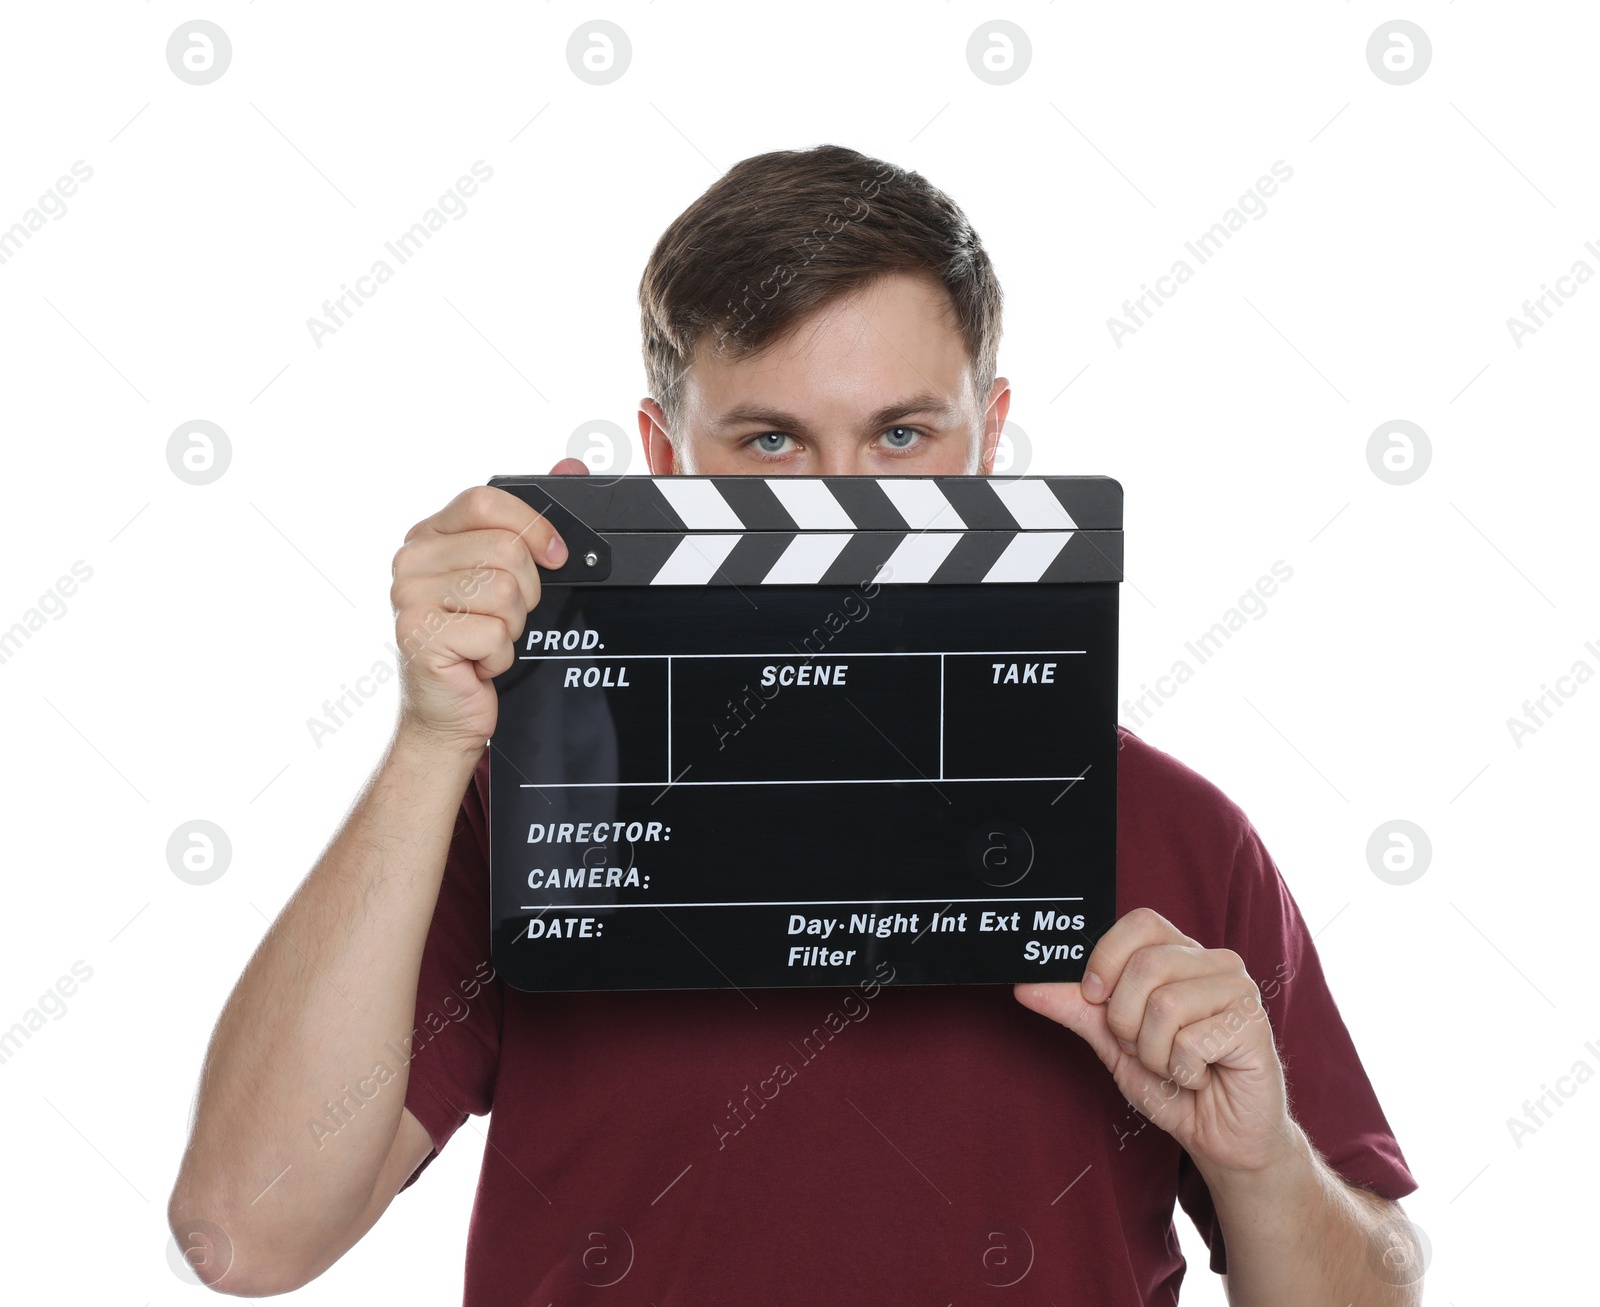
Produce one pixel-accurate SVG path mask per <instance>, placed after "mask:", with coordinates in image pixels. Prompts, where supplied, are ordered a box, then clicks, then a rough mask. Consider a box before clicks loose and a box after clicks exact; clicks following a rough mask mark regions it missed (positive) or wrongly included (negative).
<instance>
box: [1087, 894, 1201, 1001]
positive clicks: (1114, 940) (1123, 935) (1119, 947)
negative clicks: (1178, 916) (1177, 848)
mask: <svg viewBox="0 0 1600 1307" xmlns="http://www.w3.org/2000/svg"><path fill="white" fill-rule="evenodd" d="M1153 944H1187V945H1189V946H1190V947H1191V948H1198V947H1199V944H1198V943H1197V942H1196V941H1194V940H1192V939H1190V938H1189V937H1188V936H1187V935H1185V934H1184V933H1183V932H1182V931H1181V930H1179V929H1178V928H1177V927H1176V926H1174V925H1173V924H1172V923H1171V922H1170V921H1168V920H1167V919H1166V918H1165V917H1163V916H1162V915H1161V914H1160V913H1159V912H1157V911H1155V910H1154V909H1153V908H1135V909H1134V910H1133V911H1132V912H1129V913H1127V914H1126V915H1125V916H1123V917H1122V918H1121V919H1120V920H1119V921H1117V922H1116V923H1115V924H1114V925H1113V926H1112V927H1111V929H1110V930H1108V931H1106V933H1105V934H1104V935H1102V936H1101V937H1100V942H1099V943H1098V944H1096V945H1095V946H1094V952H1093V953H1091V954H1089V961H1088V962H1087V963H1086V964H1085V966H1084V971H1083V996H1084V998H1086V999H1088V1000H1089V1002H1091V1003H1098V1002H1100V1001H1101V1000H1102V999H1103V998H1105V996H1106V995H1107V994H1109V993H1111V992H1112V991H1114V990H1115V989H1116V987H1117V981H1119V980H1120V979H1121V978H1122V969H1123V968H1124V967H1125V966H1127V964H1128V959H1129V958H1131V957H1132V956H1133V955H1134V954H1135V953H1137V952H1138V951H1139V950H1140V949H1142V948H1147V947H1149V946H1150V945H1153Z"/></svg>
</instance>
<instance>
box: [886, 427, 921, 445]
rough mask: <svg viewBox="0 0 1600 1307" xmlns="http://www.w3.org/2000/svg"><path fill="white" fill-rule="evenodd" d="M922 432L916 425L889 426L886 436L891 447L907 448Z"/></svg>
mask: <svg viewBox="0 0 1600 1307" xmlns="http://www.w3.org/2000/svg"><path fill="white" fill-rule="evenodd" d="M921 434H922V433H921V432H920V431H918V430H917V429H916V428H915V427H888V428H886V429H885V431H884V436H885V438H886V440H887V441H888V444H889V447H890V448H891V449H906V448H908V447H909V446H910V445H912V444H913V443H914V442H915V441H916V439H917V437H918V436H920V435H921Z"/></svg>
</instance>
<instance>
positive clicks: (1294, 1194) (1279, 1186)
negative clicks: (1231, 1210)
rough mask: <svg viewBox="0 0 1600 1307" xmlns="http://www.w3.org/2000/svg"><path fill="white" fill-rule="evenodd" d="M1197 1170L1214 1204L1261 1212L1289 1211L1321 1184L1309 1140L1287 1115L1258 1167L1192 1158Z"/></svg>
mask: <svg viewBox="0 0 1600 1307" xmlns="http://www.w3.org/2000/svg"><path fill="white" fill-rule="evenodd" d="M1192 1160H1193V1161H1194V1164H1195V1167H1196V1169H1197V1170H1198V1171H1199V1172H1200V1174H1201V1176H1202V1177H1203V1178H1204V1180H1205V1182H1206V1188H1207V1189H1208V1190H1210V1192H1211V1195H1212V1199H1213V1201H1214V1202H1216V1203H1217V1205H1218V1206H1219V1208H1220V1207H1222V1206H1223V1205H1228V1206H1234V1207H1240V1208H1242V1207H1245V1206H1249V1207H1252V1208H1255V1209H1256V1210H1260V1211H1268V1210H1272V1209H1274V1208H1276V1209H1278V1210H1282V1211H1286V1212H1287V1211H1292V1210H1294V1209H1295V1206H1296V1204H1297V1203H1298V1202H1299V1201H1300V1200H1301V1199H1302V1198H1303V1197H1304V1196H1305V1194H1306V1193H1307V1192H1308V1191H1309V1190H1311V1189H1313V1188H1317V1187H1320V1185H1321V1174H1320V1172H1321V1167H1320V1165H1319V1162H1318V1158H1317V1153H1316V1150H1315V1148H1313V1147H1312V1144H1311V1140H1310V1138H1309V1137H1308V1136H1307V1135H1306V1132H1305V1131H1304V1130H1302V1129H1301V1128H1300V1125H1299V1123H1298V1122H1296V1121H1295V1120H1294V1119H1293V1118H1292V1117H1288V1116H1286V1117H1285V1118H1284V1121H1283V1124H1282V1125H1281V1127H1280V1128H1279V1130H1278V1131H1277V1142H1276V1144H1275V1146H1274V1147H1273V1148H1272V1150H1271V1151H1270V1153H1268V1154H1267V1156H1266V1158H1265V1159H1264V1160H1263V1162H1262V1163H1261V1164H1260V1165H1259V1166H1251V1167H1240V1166H1226V1165H1221V1164H1219V1163H1215V1162H1211V1161H1208V1160H1207V1159H1206V1158H1203V1157H1194V1158H1193V1159H1192Z"/></svg>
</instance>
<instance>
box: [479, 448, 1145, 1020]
mask: <svg viewBox="0 0 1600 1307" xmlns="http://www.w3.org/2000/svg"><path fill="white" fill-rule="evenodd" d="M489 484H490V485H493V486H498V487H500V488H502V489H504V490H507V491H509V492H510V493H512V494H514V495H516V496H518V497H519V498H521V499H522V500H524V501H525V502H527V503H528V504H530V505H531V506H532V507H534V508H535V509H537V510H538V511H539V512H541V513H543V514H545V515H547V516H548V517H549V518H550V520H551V522H552V523H553V524H554V525H555V527H556V528H557V530H559V531H560V532H561V534H562V537H563V538H564V540H565V541H566V544H567V548H568V561H567V562H566V563H565V564H564V565H563V566H562V567H560V568H559V569H541V577H540V579H541V582H542V583H543V594H542V598H541V599H540V601H539V604H538V606H537V607H536V608H535V609H534V610H533V612H532V613H530V614H529V616H528V622H527V627H526V629H525V631H524V632H523V634H522V636H521V638H520V639H519V640H518V642H517V654H518V657H517V661H516V662H515V663H514V664H513V665H512V667H511V668H509V669H508V670H507V671H506V672H504V673H503V674H502V675H500V676H498V677H496V678H495V686H496V689H497V692H498V694H499V699H500V710H499V723H498V726H497V728H496V732H495V736H494V739H493V740H492V741H491V747H490V762H489V780H490V805H489V806H490V863H491V873H490V874H491V881H492V884H491V894H490V898H491V927H492V930H493V961H494V966H495V969H496V970H497V972H498V973H499V975H500V976H501V978H502V979H504V980H505V981H506V982H507V983H508V984H510V985H512V986H513V987H515V988H517V989H523V990H621V989H708V988H724V987H738V988H745V987H753V986H802V985H803V986H813V985H854V984H858V983H861V982H863V981H864V980H866V979H868V978H870V977H871V976H872V975H873V974H874V973H875V972H876V974H878V975H880V976H882V975H885V974H888V973H887V970H886V969H884V968H882V963H884V962H885V961H886V962H888V963H889V965H890V966H892V968H893V980H894V982H895V983H899V984H999V983H1014V982H1016V981H1022V980H1077V979H1080V978H1081V976H1082V974H1083V967H1084V963H1085V961H1086V960H1087V958H1088V955H1089V952H1090V951H1091V949H1092V948H1093V946H1094V943H1095V941H1096V940H1097V939H1098V938H1099V937H1100V935H1101V934H1103V933H1104V931H1105V930H1106V929H1107V928H1108V927H1109V926H1110V925H1111V923H1112V921H1113V920H1114V919H1115V909H1116V806H1117V790H1116V782H1117V740H1116V681H1117V597H1118V590H1117V585H1118V582H1120V581H1121V579H1122V487H1121V486H1120V485H1119V484H1118V483H1117V482H1116V481H1114V480H1112V479H1111V478H1109V477H1100V476H1063V477H1014V478H983V477H965V476H949V477H883V478H874V477H770V478H769V477H755V476H736V477H660V478H656V477H622V478H613V479H603V478H594V477H555V476H549V477H541V476H526V477H524V476H496V477H493V478H491V479H490V482H489Z"/></svg>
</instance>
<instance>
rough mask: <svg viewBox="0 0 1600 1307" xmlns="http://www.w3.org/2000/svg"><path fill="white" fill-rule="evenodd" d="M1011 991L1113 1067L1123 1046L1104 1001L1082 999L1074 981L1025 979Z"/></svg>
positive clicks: (1018, 998) (1026, 1004)
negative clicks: (1076, 1036)
mask: <svg viewBox="0 0 1600 1307" xmlns="http://www.w3.org/2000/svg"><path fill="white" fill-rule="evenodd" d="M1014 993H1015V994H1016V997H1017V1002H1019V1003H1021V1004H1022V1006H1023V1007H1026V1008H1031V1009H1032V1010H1033V1011H1035V1012H1037V1013H1039V1015H1040V1016H1046V1017H1049V1018H1050V1019H1051V1020H1052V1021H1055V1022H1058V1023H1060V1024H1061V1025H1063V1026H1065V1027H1066V1028H1067V1029H1068V1030H1070V1031H1072V1032H1073V1033H1074V1034H1076V1035H1078V1036H1080V1037H1081V1038H1082V1039H1083V1040H1084V1042H1086V1043H1087V1044H1088V1045H1089V1047H1090V1048H1092V1049H1093V1050H1094V1053H1095V1056H1096V1057H1098V1058H1099V1059H1100V1060H1101V1061H1102V1062H1103V1063H1105V1065H1106V1066H1107V1067H1108V1068H1113V1069H1114V1068H1115V1067H1116V1065H1117V1061H1118V1058H1119V1056H1120V1054H1121V1051H1122V1050H1121V1049H1120V1048H1119V1047H1118V1045H1117V1037H1116V1036H1115V1035H1114V1034H1112V1033H1111V1026H1110V1023H1109V1022H1108V1021H1107V1019H1106V1005H1105V1004H1104V1003H1091V1002H1089V1001H1088V1000H1087V999H1085V998H1084V997H1083V993H1082V990H1081V989H1080V987H1079V986H1078V984H1077V982H1076V981H1074V982H1071V983H1067V982H1051V983H1046V984H1028V983H1026V982H1025V983H1023V984H1020V985H1018V986H1017V987H1016V989H1015V990H1014Z"/></svg>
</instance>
